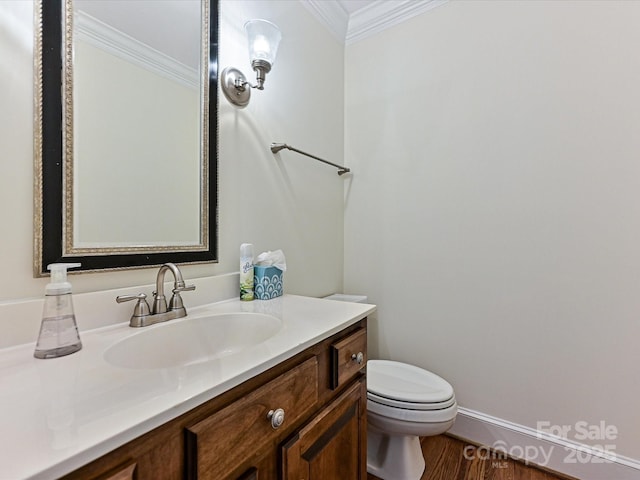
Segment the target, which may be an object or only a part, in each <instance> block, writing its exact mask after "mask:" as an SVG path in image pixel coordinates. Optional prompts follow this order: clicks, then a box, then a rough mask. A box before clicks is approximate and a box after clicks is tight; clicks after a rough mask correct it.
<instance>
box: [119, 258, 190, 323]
mask: <svg viewBox="0 0 640 480" xmlns="http://www.w3.org/2000/svg"><path fill="white" fill-rule="evenodd" d="M167 270H171V273H173V279H174V282H173V290H172V292H173V296H172V297H171V300H170V301H169V306H168V308H167V298H166V297H165V296H164V276H165V274H166V273H167ZM195 289H196V286H195V285H185V283H184V279H183V278H182V272H180V269H179V268H178V267H177V266H176V265H175V264H173V263H165V264H164V265H162V266H161V267H160V270H159V271H158V276H157V277H156V290H155V291H154V292H153V298H154V300H153V309H150V308H149V304H148V303H147V296H146V295H145V294H144V293H139V294H138V295H120V296H118V297H116V302H118V303H122V302H128V301H130V300H138V302H137V303H136V306H135V307H134V309H133V315H132V316H131V321H130V322H129V325H130V326H132V327H146V326H148V325H153V324H154V323H160V322H166V321H167V320H173V319H174V318H181V317H186V316H187V309H186V308H184V304H183V303H182V297H181V296H180V292H188V291H192V290H195Z"/></svg>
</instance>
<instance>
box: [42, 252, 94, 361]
mask: <svg viewBox="0 0 640 480" xmlns="http://www.w3.org/2000/svg"><path fill="white" fill-rule="evenodd" d="M79 266H80V264H79V263H52V264H51V265H49V266H47V269H48V270H49V271H50V272H51V282H50V283H49V284H48V285H47V288H46V290H45V297H44V309H43V311H42V323H41V325H40V334H39V335H38V343H37V344H36V350H35V352H34V353H33V356H34V357H36V358H57V357H63V356H65V355H69V354H71V353H74V352H77V351H78V350H80V349H81V348H82V342H81V341H80V335H79V334H78V325H77V324H76V316H75V314H74V313H73V301H72V299H71V284H70V283H69V282H68V281H67V269H68V268H75V267H79Z"/></svg>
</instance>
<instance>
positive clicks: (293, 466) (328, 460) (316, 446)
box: [282, 379, 367, 480]
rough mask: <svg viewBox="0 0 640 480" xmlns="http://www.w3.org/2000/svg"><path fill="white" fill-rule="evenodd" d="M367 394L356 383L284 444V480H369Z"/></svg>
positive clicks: (359, 382)
mask: <svg viewBox="0 0 640 480" xmlns="http://www.w3.org/2000/svg"><path fill="white" fill-rule="evenodd" d="M366 393H367V392H366V386H365V382H364V379H360V380H358V381H356V382H355V383H354V384H353V385H351V386H350V387H349V388H348V389H347V390H346V391H345V392H344V393H342V394H341V395H340V396H339V397H338V398H337V399H336V400H334V401H333V402H332V403H330V404H329V405H328V406H327V407H326V408H324V409H323V410H322V411H321V412H320V413H319V414H318V415H316V416H315V417H314V418H313V419H312V420H311V421H310V422H309V423H308V424H307V425H306V426H304V427H303V428H302V429H301V430H300V431H299V432H298V433H297V434H296V435H295V436H294V437H293V438H291V439H290V440H289V441H288V442H287V443H286V444H285V445H283V447H282V476H283V480H366V478H367V457H366V455H367V446H366V439H367V433H366V413H367V412H366Z"/></svg>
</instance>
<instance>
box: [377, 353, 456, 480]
mask: <svg viewBox="0 0 640 480" xmlns="http://www.w3.org/2000/svg"><path fill="white" fill-rule="evenodd" d="M457 412H458V406H457V404H456V398H455V395H454V393H453V388H452V387H451V385H450V384H449V383H448V382H447V381H446V380H444V379H442V378H440V377H439V376H437V375H436V374H434V373H431V372H429V371H427V370H424V369H422V368H419V367H416V366H414V365H408V364H406V363H401V362H394V361H390V360H369V361H368V362H367V471H368V472H369V473H371V474H372V475H375V476H376V477H379V478H382V479H383V480H419V479H420V477H421V476H422V474H423V472H424V469H425V461H424V457H423V455H422V448H421V446H420V439H419V437H426V436H431V435H439V434H441V433H444V432H446V431H447V430H448V429H449V428H451V426H452V425H453V422H454V420H455V418H456V414H457Z"/></svg>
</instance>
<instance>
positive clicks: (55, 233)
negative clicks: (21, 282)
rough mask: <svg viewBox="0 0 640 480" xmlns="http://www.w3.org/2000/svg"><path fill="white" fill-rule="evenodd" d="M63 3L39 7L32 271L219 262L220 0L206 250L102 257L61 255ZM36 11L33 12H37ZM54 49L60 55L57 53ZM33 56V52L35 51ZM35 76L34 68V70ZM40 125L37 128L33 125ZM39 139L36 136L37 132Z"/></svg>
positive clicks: (213, 25) (212, 27)
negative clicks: (39, 170) (76, 266)
mask: <svg viewBox="0 0 640 480" xmlns="http://www.w3.org/2000/svg"><path fill="white" fill-rule="evenodd" d="M63 2H64V0H42V1H41V6H40V8H41V9H42V10H41V12H40V14H41V22H42V24H41V25H39V26H38V25H37V26H36V28H37V29H38V28H41V31H39V32H36V35H41V40H40V41H41V45H42V52H40V53H41V57H42V58H41V60H38V59H37V58H36V61H41V62H42V63H41V65H40V66H39V67H36V68H40V69H41V82H42V83H41V85H39V88H41V102H42V105H41V106H39V105H36V106H35V108H42V110H41V115H40V122H41V125H40V126H39V128H40V129H41V130H40V134H41V137H40V138H41V141H40V142H38V141H36V144H35V145H34V149H38V148H39V149H40V155H41V162H42V165H41V168H42V177H41V180H40V182H41V184H40V185H38V179H37V178H36V181H35V189H34V190H35V191H34V198H35V202H34V203H35V208H38V207H39V208H41V215H40V224H38V222H37V220H38V215H37V214H36V212H34V219H35V221H36V225H34V230H35V239H34V256H35V259H34V275H35V276H36V277H40V276H45V275H48V271H47V265H49V264H51V263H62V262H64V263H67V262H73V263H75V262H78V263H81V264H82V267H81V268H79V269H77V270H76V271H82V272H86V271H104V270H120V269H132V268H144V267H153V266H157V265H162V264H163V263H167V262H173V263H177V264H189V263H215V262H217V261H218V232H217V225H218V154H217V153H218V115H217V111H218V109H217V107H218V88H217V87H218V44H219V23H218V22H219V12H218V0H209V2H210V5H209V66H208V71H209V122H208V132H207V133H206V134H207V135H208V139H209V142H208V143H209V165H208V187H209V188H208V195H207V197H206V198H207V203H208V205H207V207H208V213H207V215H208V218H209V222H208V225H209V232H208V249H206V250H197V251H170V252H162V253H125V254H105V255H84V256H76V255H74V256H64V255H63V241H64V240H63V222H64V218H63V211H64V208H63V201H64V195H63V175H64V172H63V163H64V162H63V138H62V135H63V132H62V125H63V123H62V122H63V121H64V119H63V108H62V101H63V98H62V95H63V93H62V75H63V70H62V66H63V57H64V52H63V51H62V50H63V48H62V45H63V40H62V38H63V27H62V16H63ZM36 14H37V13H36ZM56 52H58V53H59V54H58V55H56ZM36 55H37V54H36ZM36 74H37V72H36ZM37 128H38V127H37ZM36 138H37V135H36ZM38 158H39V156H38V154H36V159H38Z"/></svg>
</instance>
